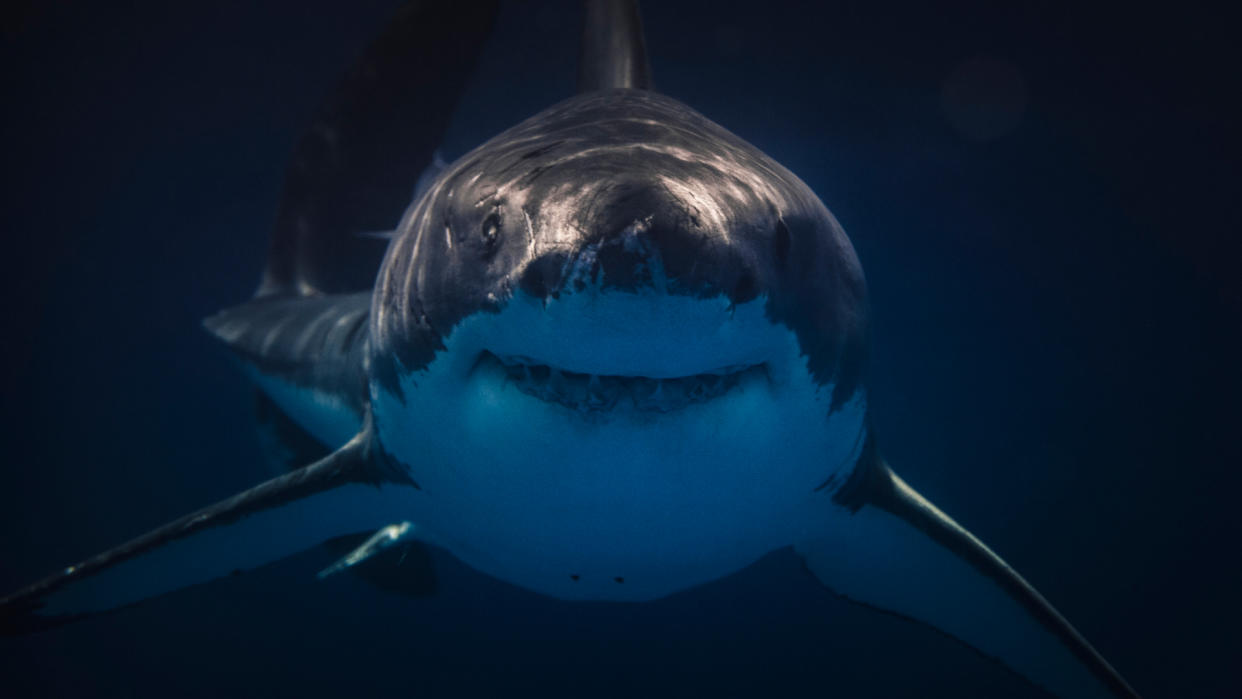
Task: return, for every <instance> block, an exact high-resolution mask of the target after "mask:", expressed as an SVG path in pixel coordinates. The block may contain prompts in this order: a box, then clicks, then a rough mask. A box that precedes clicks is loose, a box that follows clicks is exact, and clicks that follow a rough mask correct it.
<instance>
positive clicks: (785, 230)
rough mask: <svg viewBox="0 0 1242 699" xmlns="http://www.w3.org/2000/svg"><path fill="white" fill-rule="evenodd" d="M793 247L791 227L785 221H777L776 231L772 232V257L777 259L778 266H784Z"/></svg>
mask: <svg viewBox="0 0 1242 699" xmlns="http://www.w3.org/2000/svg"><path fill="white" fill-rule="evenodd" d="M791 245H793V240H792V238H791V236H790V235H789V226H786V225H785V219H783V218H778V219H776V230H774V231H773V232H772V255H773V256H775V257H776V263H777V264H781V265H783V264H785V260H787V259H789V248H790V246H791Z"/></svg>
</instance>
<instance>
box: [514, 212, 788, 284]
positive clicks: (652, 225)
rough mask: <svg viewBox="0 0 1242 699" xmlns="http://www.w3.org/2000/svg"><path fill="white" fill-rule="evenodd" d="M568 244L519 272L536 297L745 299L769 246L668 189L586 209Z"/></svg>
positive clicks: (767, 257)
mask: <svg viewBox="0 0 1242 699" xmlns="http://www.w3.org/2000/svg"><path fill="white" fill-rule="evenodd" d="M584 219H585V220H584V221H582V224H583V225H582V230H584V231H586V232H585V233H584V234H583V235H581V236H579V237H577V239H576V240H575V241H574V242H573V243H572V244H571V245H564V244H563V241H561V242H562V244H560V245H558V246H557V247H556V248H555V249H552V250H549V251H545V252H542V253H541V254H537V255H535V256H533V257H532V259H530V260H529V262H528V263H527V264H526V266H525V269H524V270H523V271H522V272H521V274H520V276H519V286H520V288H522V289H523V290H524V291H526V293H528V294H530V295H531V296H534V297H536V298H544V299H546V298H549V297H555V296H559V295H560V294H561V293H565V292H570V293H583V292H606V291H628V292H642V291H655V292H659V293H667V294H671V295H683V296H694V297H698V298H709V297H716V296H723V297H727V298H728V299H729V300H730V301H731V302H733V303H744V302H747V301H750V300H752V299H754V298H756V297H757V296H759V294H760V293H761V292H762V291H763V279H764V274H763V271H764V268H765V266H767V265H768V264H769V263H770V258H771V257H772V253H771V251H768V250H764V249H763V246H762V244H756V243H757V241H754V240H750V239H747V238H746V237H744V236H737V235H731V234H730V231H729V230H727V228H725V229H723V230H722V229H721V228H722V227H720V226H716V225H708V223H707V222H705V221H704V220H703V219H702V218H701V217H699V216H696V215H695V209H694V208H693V207H691V206H690V205H689V204H688V203H686V202H685V201H683V200H682V199H681V198H679V197H676V196H672V195H670V194H668V193H667V192H660V191H653V190H643V191H642V192H641V193H640V194H631V195H629V196H627V197H624V198H622V199H620V200H618V201H613V202H611V203H610V205H608V206H602V207H599V208H598V209H597V210H594V211H588V212H586V213H585V214H584Z"/></svg>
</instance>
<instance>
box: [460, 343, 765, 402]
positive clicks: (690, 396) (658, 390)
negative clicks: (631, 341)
mask: <svg viewBox="0 0 1242 699" xmlns="http://www.w3.org/2000/svg"><path fill="white" fill-rule="evenodd" d="M484 359H485V360H487V361H491V362H495V363H496V364H499V365H500V366H501V367H502V368H503V369H504V371H505V374H506V375H507V377H508V379H509V381H510V382H511V383H513V385H514V386H515V387H516V388H517V389H518V390H520V391H522V392H523V393H526V394H529V395H532V396H535V397H536V398H539V399H541V400H545V401H548V402H551V403H559V404H561V405H563V406H565V407H567V408H572V409H574V410H578V411H581V412H604V411H608V410H613V409H614V408H617V407H626V406H633V408H635V409H637V410H643V411H654V412H663V413H666V412H670V411H673V410H677V409H679V408H682V407H685V406H687V405H691V404H693V403H703V402H707V401H709V400H712V399H713V398H717V397H719V396H721V395H724V394H725V393H727V392H729V391H730V390H732V389H733V388H734V387H736V386H737V385H738V383H739V382H740V381H741V380H742V378H743V377H745V376H746V375H748V374H751V373H754V372H761V371H763V366H762V365H756V364H747V365H736V366H729V367H722V368H719V369H714V370H711V371H707V372H703V373H699V374H694V375H692V376H682V377H675V378H652V377H647V376H624V375H608V374H583V373H578V372H572V371H566V370H563V369H558V368H556V367H551V366H548V365H546V364H540V363H538V362H535V361H534V360H531V359H530V358H529V357H521V356H503V357H501V356H497V355H494V354H491V353H490V352H488V353H485V355H484Z"/></svg>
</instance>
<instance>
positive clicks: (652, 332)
mask: <svg viewBox="0 0 1242 699" xmlns="http://www.w3.org/2000/svg"><path fill="white" fill-rule="evenodd" d="M494 13H495V12H494V7H482V8H479V9H476V10H471V11H466V10H454V9H449V8H447V6H441V5H439V4H436V3H412V4H411V5H410V6H409V7H407V8H406V9H404V10H402V12H401V13H399V14H398V15H397V17H395V18H394V20H393V22H392V24H391V25H390V26H389V27H388V28H387V29H385V31H384V33H383V34H381V36H380V37H379V38H377V40H376V42H375V43H374V44H373V46H372V47H371V48H370V49H369V50H368V52H367V53H366V54H365V55H364V56H363V59H362V63H361V64H360V67H359V68H357V69H355V70H354V71H353V72H351V73H350V75H349V76H347V78H346V80H345V81H344V83H343V84H342V87H341V88H340V90H339V91H338V93H337V94H335V95H334V96H333V97H332V99H330V100H329V102H328V103H327V105H326V106H325V108H324V110H323V112H322V113H321V115H320V118H319V121H318V122H317V128H316V129H312V131H311V132H310V133H311V135H309V136H308V137H307V139H306V140H305V141H304V142H303V143H302V144H300V145H299V150H298V152H297V153H295V157H294V160H293V164H291V166H290V171H289V174H288V180H287V184H286V191H285V197H284V200H283V201H282V204H281V213H280V215H279V216H278V222H277V228H276V231H275V232H274V234H273V243H272V248H271V253H270V258H269V263H268V267H267V269H266V271H265V273H264V276H263V279H262V280H261V283H260V285H259V289H258V291H257V293H256V294H255V296H254V298H252V299H250V300H249V301H246V302H244V303H242V304H240V305H237V306H234V307H231V308H228V309H225V310H223V311H221V312H220V313H218V314H216V315H214V316H212V317H211V318H208V319H207V320H206V321H205V322H204V325H205V327H206V329H207V330H208V331H209V332H210V333H211V334H212V335H214V336H215V337H216V338H218V339H219V340H220V341H221V342H222V343H223V344H224V345H225V346H227V347H228V348H229V349H230V350H231V351H232V353H233V354H234V356H235V358H236V359H237V361H238V363H239V364H240V365H241V367H242V370H243V371H244V372H245V373H246V374H247V375H248V376H249V377H250V378H251V379H252V380H253V381H254V383H255V385H256V386H257V388H258V390H259V391H261V392H262V394H263V396H264V399H263V400H264V401H266V403H265V405H269V408H267V409H269V410H275V411H278V416H277V417H278V418H279V419H280V420H283V421H284V422H282V423H281V424H282V425H284V429H285V431H286V432H288V431H289V430H297V431H299V433H300V434H301V435H302V438H303V439H309V440H312V441H314V442H317V443H318V445H320V446H322V447H323V448H324V449H323V451H324V452H329V453H328V455H327V456H324V457H323V458H321V459H319V460H317V461H314V462H313V463H310V464H307V465H302V466H298V467H294V468H291V469H289V470H288V472H286V473H283V474H282V475H279V476H277V477H276V478H273V479H272V480H269V481H267V482H265V483H262V484H260V485H258V486H256V487H254V488H252V489H250V490H247V491H244V492H242V493H240V494H238V495H236V496H234V497H232V498H229V499H227V500H225V501H222V502H220V503H217V504H215V505H210V506H208V507H206V508H204V509H202V510H199V511H198V512H195V513H191V514H189V515H186V516H185V517H183V518H181V519H178V520H176V521H174V522H172V523H170V524H167V525H165V526H163V527H160V528H157V529H155V530H153V531H151V532H149V533H148V534H145V535H143V536H141V537H139V538H137V539H134V540H133V541H130V542H128V543H126V544H123V545H121V546H119V547H117V548H115V549H112V550H109V551H107V552H104V553H102V554H100V555H98V556H95V557H93V558H90V559H88V560H86V561H83V562H81V563H78V564H76V565H71V566H68V567H66V568H64V569H62V570H61V571H59V572H57V573H56V574H54V575H52V576H50V577H48V578H46V579H44V580H42V581H40V582H37V583H35V584H34V585H31V586H29V587H27V588H25V589H23V590H20V591H18V592H16V593H15V594H13V595H10V596H8V597H5V598H3V599H2V600H0V629H2V630H3V631H4V632H6V633H20V632H29V631H34V630H38V629H41V628H46V627H47V626H52V625H56V624H59V623H65V622H68V621H72V620H74V619H78V618H81V617H83V616H85V615H88V614H92V613H98V612H103V611H108V610H112V609H116V608H119V607H123V606H125V605H129V604H134V603H138V602H140V601H142V600H144V599H149V598H151V597H154V596H157V595H160V594H164V593H168V592H171V591H174V590H177V589H180V588H183V587H186V586H189V585H194V584H198V583H202V582H206V581H209V580H212V579H215V578H219V577H222V576H225V575H229V574H231V573H233V572H235V571H238V570H247V569H252V568H255V567H257V566H260V565H263V564H265V563H268V562H271V561H274V560H278V559H280V558H283V557H285V556H288V555H291V554H294V553H297V552H298V551H301V550H304V549H306V548H308V547H311V546H315V545H318V544H321V543H323V542H326V541H329V540H338V541H339V540H340V539H341V537H353V538H352V539H349V540H350V541H356V542H360V545H357V546H356V547H355V548H353V550H352V551H348V552H345V553H344V555H342V556H339V560H338V561H337V562H336V563H335V564H333V565H332V566H331V567H329V568H327V569H325V570H324V571H323V572H322V573H321V577H322V576H327V575H335V574H338V573H340V574H347V573H349V572H350V571H354V570H355V569H356V568H361V567H364V566H363V564H366V563H367V562H368V561H370V562H372V563H376V562H377V561H379V560H381V559H382V558H383V557H385V556H387V557H389V558H394V557H395V556H394V554H395V553H400V554H401V556H402V557H404V556H405V553H407V552H408V551H411V550H412V551H418V550H420V549H418V548H410V547H418V546H422V545H430V546H435V547H439V548H442V549H445V550H447V551H448V552H450V553H451V554H452V555H454V556H456V557H457V558H459V559H460V560H461V561H463V562H465V563H466V564H467V565H469V566H471V567H472V568H475V569H477V570H478V571H481V572H483V573H486V574H488V575H491V576H493V577H495V578H498V579H500V580H503V581H506V582H508V583H512V584H514V585H517V586H520V587H523V588H527V589H530V590H533V591H536V592H539V593H542V594H545V595H549V596H552V597H556V598H560V599H568V600H602V601H625V602H642V601H645V600H652V599H658V598H661V597H665V596H667V595H670V594H673V593H676V592H679V591H682V590H686V589H689V588H693V587H695V586H698V585H702V584H706V583H709V582H711V581H713V580H717V579H720V578H722V577H725V576H728V575H730V574H732V573H735V572H737V571H739V570H741V569H743V568H745V567H746V566H748V565H750V564H751V563H753V562H755V561H757V560H758V559H760V558H761V557H763V556H765V555H767V554H769V553H771V552H772V551H775V550H778V549H782V548H789V547H792V548H793V549H794V550H795V551H796V552H797V553H798V554H799V555H800V556H801V557H802V559H803V561H804V563H805V567H806V569H807V570H808V571H809V572H810V573H811V574H812V575H814V576H815V577H816V578H817V579H818V580H819V581H820V582H821V583H822V584H823V585H824V586H825V587H827V588H828V589H829V590H832V591H833V592H835V593H836V594H838V595H841V596H842V597H845V598H847V599H849V600H851V601H853V602H857V603H859V604H863V605H866V606H870V607H874V608H877V609H879V610H882V611H885V612H889V613H892V614H896V615H899V616H903V617H906V618H909V619H911V620H914V621H917V622H920V623H924V624H927V625H930V626H932V627H934V628H936V629H938V630H940V631H942V632H944V633H945V634H947V635H949V636H952V637H953V638H956V639H958V640H960V641H961V642H963V643H965V644H966V645H968V646H970V647H971V648H974V649H976V650H977V651H979V652H980V653H981V654H982V655H984V656H986V657H989V658H991V659H993V660H995V661H996V662H999V663H1001V664H1002V665H1004V666H1005V667H1007V668H1009V669H1010V670H1012V671H1013V672H1015V673H1016V674H1017V675H1019V676H1020V677H1022V678H1024V679H1026V680H1028V681H1029V682H1031V683H1032V684H1034V685H1036V686H1038V687H1041V688H1043V689H1045V690H1047V691H1049V692H1050V693H1052V694H1054V695H1056V696H1065V697H1134V696H1137V694H1136V693H1135V691H1134V690H1133V689H1132V688H1131V687H1130V686H1129V685H1128V684H1127V683H1126V682H1125V680H1124V679H1122V678H1121V676H1120V675H1119V674H1118V673H1117V672H1116V671H1115V670H1114V669H1113V668H1112V667H1111V666H1110V665H1109V664H1108V663H1107V661H1105V660H1104V658H1103V657H1102V656H1101V655H1100V654H1099V653H1098V652H1096V650H1095V649H1094V648H1092V646H1091V645H1090V644H1089V643H1088V642H1087V641H1086V640H1085V639H1084V638H1083V637H1082V636H1081V635H1080V634H1079V633H1078V632H1077V631H1076V630H1075V629H1074V628H1073V627H1072V626H1071V625H1070V624H1069V622H1067V621H1066V620H1065V619H1064V618H1063V617H1062V616H1061V615H1060V614H1059V613H1058V612H1057V611H1056V610H1055V609H1054V608H1053V607H1052V606H1051V605H1050V604H1049V603H1048V601H1046V600H1045V599H1044V598H1043V597H1042V596H1041V595H1040V594H1039V593H1038V592H1036V591H1035V590H1034V589H1033V588H1032V587H1031V586H1030V585H1029V584H1028V583H1027V582H1026V581H1025V580H1024V579H1023V578H1022V577H1021V576H1020V575H1018V573H1017V572H1015V571H1014V570H1013V569H1012V568H1010V567H1009V566H1008V565H1007V564H1006V563H1005V562H1004V561H1003V560H1002V559H1001V558H1000V557H999V556H997V555H996V554H995V553H994V552H993V551H991V550H990V549H989V548H988V547H987V546H986V545H985V544H983V543H982V542H981V541H980V540H979V539H978V538H977V537H976V536H975V535H973V534H972V533H970V532H969V531H967V530H966V529H964V528H963V527H961V526H960V525H958V524H957V523H956V522H954V521H953V520H952V519H951V518H950V517H949V516H948V515H946V514H944V513H943V512H941V511H940V510H939V509H938V508H936V506H935V505H933V504H932V503H930V502H928V501H927V500H926V499H924V498H923V497H922V496H921V495H919V494H918V492H916V491H915V490H914V489H913V488H911V487H910V486H909V485H908V484H906V483H905V482H904V481H903V480H902V479H901V478H900V477H899V476H897V474H896V473H895V472H894V471H893V470H892V468H890V466H889V465H888V464H887V463H886V462H885V460H884V459H883V457H882V455H881V452H880V448H879V445H878V444H877V440H876V437H875V434H874V432H873V430H872V429H871V428H870V420H869V418H868V414H869V412H868V411H869V404H868V399H867V391H866V376H865V367H866V361H867V354H868V327H869V311H868V306H867V290H866V282H865V279H864V275H863V271H862V268H861V265H860V263H859V260H858V257H857V256H856V254H855V253H854V250H853V247H852V246H851V244H850V241H849V238H848V237H847V236H846V234H845V231H844V230H843V228H842V227H841V225H840V224H839V223H838V221H837V220H836V219H835V218H834V217H833V215H832V214H831V213H830V212H829V211H828V209H827V208H826V207H825V206H824V204H823V203H822V201H821V200H820V199H819V197H818V196H817V195H816V194H815V193H814V192H812V191H811V190H810V189H809V188H808V187H807V185H806V184H805V183H803V182H802V180H800V179H799V178H798V177H797V176H796V175H794V174H793V173H792V172H790V171H789V170H787V169H786V168H784V167H783V166H781V165H780V164H779V163H777V162H775V161H774V160H772V159H771V158H769V157H768V156H767V155H765V154H764V153H762V152H760V151H759V150H758V149H756V148H755V147H754V146H752V145H750V144H748V143H746V142H745V141H743V140H742V139H740V138H739V137H737V136H736V135H734V134H732V133H730V132H729V131H727V130H726V129H724V128H723V127H721V126H719V125H717V124H715V123H714V122H712V121H711V120H710V119H708V118H707V117H705V116H703V115H702V114H699V113H698V112H696V111H694V110H693V109H691V108H689V107H687V106H686V105H684V104H682V103H681V102H678V101H677V100H675V99H673V98H671V97H668V96H664V95H661V94H658V93H657V92H655V91H653V90H652V89H651V87H652V84H651V77H650V76H651V68H650V66H649V64H648V61H647V58H646V50H645V46H644V43H643V42H644V40H643V35H642V26H641V21H640V18H639V14H638V9H637V6H636V4H635V3H632V2H615V1H607V0H591V1H589V2H586V3H585V8H584V15H583V16H584V19H583V27H584V29H583V35H582V47H583V50H582V61H581V64H580V69H579V88H580V92H579V94H577V95H575V96H572V97H570V98H569V99H566V100H564V101H563V102H560V103H558V104H555V105H552V106H550V107H548V108H547V109H545V110H544V111H542V112H540V113H538V114H535V115H534V116H531V117H530V118H528V119H526V120H525V121H523V122H521V123H519V124H517V125H515V126H513V127H512V128H510V129H508V130H506V131H504V132H503V133H501V134H499V135H497V136H495V137H494V138H492V139H491V140H489V141H487V142H486V143H483V144H482V145H480V146H478V147H477V148H475V149H474V150H473V151H471V152H469V153H467V154H466V155H464V156H462V157H461V158H459V159H458V160H457V161H455V162H453V163H448V164H445V163H440V162H437V156H436V154H435V152H434V148H435V143H436V142H437V140H438V137H439V135H440V134H441V133H442V132H443V129H444V128H445V124H446V123H447V119H448V115H449V114H450V113H451V107H452V104H453V100H454V99H455V96H456V95H457V94H458V93H459V92H460V90H461V86H462V85H463V84H464V83H465V81H466V79H467V78H468V75H469V72H470V66H471V64H472V60H473V56H474V55H475V54H476V53H477V51H478V47H479V46H480V45H481V44H482V42H483V41H484V39H485V37H486V35H487V32H488V31H489V28H490V18H491V17H492V16H494ZM429 33H430V34H435V35H436V36H440V37H442V38H441V39H440V41H441V44H440V45H438V47H437V46H436V45H433V46H430V47H428V45H427V44H426V42H425V41H423V42H420V41H418V39H420V38H422V39H426V38H427V35H428V34H429ZM443 37H449V38H443ZM456 37H464V39H461V40H456V39H455V38H456ZM450 38H451V39H453V40H452V41H450ZM445 44H452V46H454V47H456V48H455V49H454V50H455V51H456V52H457V53H456V54H453V56H454V57H452V58H451V60H450V61H449V65H450V66H451V68H452V69H451V70H447V71H443V72H441V73H437V75H436V76H426V75H422V74H421V73H425V72H426V69H425V68H422V69H420V68H419V66H421V65H423V64H424V63H425V60H424V59H425V58H426V52H434V51H440V53H437V54H436V55H437V56H440V55H441V54H442V53H443V51H445V50H448V49H445V48H444V45H445ZM420 71H421V73H420ZM410 75H413V76H414V77H416V78H418V77H421V78H423V79H424V82H427V84H428V85H430V86H431V87H428V89H427V91H426V92H424V93H422V94H416V95H411V96H409V97H402V98H399V99H395V100H394V99H393V98H392V91H393V89H394V87H393V86H394V85H395V84H399V83H400V84H406V85H409V84H411V83H410V82H409V77H410ZM436 81H438V82H436ZM413 84H415V85H417V84H418V83H417V81H415V83H413ZM413 92H417V90H414V91H413ZM428 97H432V98H437V99H439V101H440V102H441V104H440V108H439V109H440V111H438V112H436V113H434V114H431V115H424V117H423V121H422V122H418V123H421V124H423V128H422V129H421V130H420V131H419V133H418V134H417V135H415V136H411V135H409V134H408V133H407V132H409V131H411V130H412V129H411V127H410V126H409V124H408V123H407V122H405V121H403V120H402V118H401V117H403V116H408V115H411V114H415V113H421V112H420V110H422V111H425V107H424V104H425V102H426V98H428ZM316 134H317V135H316ZM324 134H329V135H330V137H327V136H324ZM317 139H318V140H317ZM385 143H390V144H392V148H391V149H386V148H384V147H383V146H384V144H385ZM325 149H327V151H325ZM394 161H395V162H397V164H396V165H394V164H393V162H394ZM378 162H382V163H383V165H380V164H377V163H378ZM428 166H431V168H430V169H428ZM377 171H379V172H383V173H385V175H384V177H385V178H386V179H384V182H385V183H386V184H385V187H384V188H383V189H382V191H381V194H383V196H381V197H379V199H383V197H388V198H389V199H392V200H393V201H397V200H398V199H397V198H398V197H399V196H405V197H408V194H409V193H410V192H415V193H416V194H415V198H414V200H413V201H408V200H403V201H401V203H400V207H401V209H402V210H403V211H404V214H403V215H402V217H401V221H400V224H399V225H398V226H397V228H396V230H394V231H392V232H391V233H385V234H383V235H374V234H368V235H358V234H357V233H358V231H374V230H377V229H378V228H379V227H378V226H376V225H374V224H373V223H372V219H373V216H374V214H373V213H367V214H365V215H363V214H362V213H360V212H361V211H367V212H370V211H371V210H372V209H374V208H375V207H380V208H382V206H381V205H380V204H379V203H377V201H378V199H377V198H376V197H377V196H378V195H375V194H374V192H372V194H371V195H367V196H362V195H359V194H358V191H359V190H361V189H366V188H367V183H368V182H373V181H374V178H375V175H374V173H375V172H377ZM424 171H426V174H425V175H424V176H423V177H421V178H420V176H419V174H420V173H423V172H424ZM416 181H417V183H418V185H417V187H415V182H416ZM398 192H404V193H405V194H404V195H399V194H397V193H398ZM393 205H394V204H393V203H392V202H391V201H390V202H389V203H388V204H387V206H389V207H390V208H391V207H392V206H393ZM286 423H287V424H286ZM312 450H313V446H312ZM290 453H292V452H290ZM372 568H375V566H372ZM371 572H372V573H374V572H375V570H372V571H371Z"/></svg>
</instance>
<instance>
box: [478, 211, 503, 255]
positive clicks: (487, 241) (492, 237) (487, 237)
mask: <svg viewBox="0 0 1242 699" xmlns="http://www.w3.org/2000/svg"><path fill="white" fill-rule="evenodd" d="M481 232H482V234H483V245H484V246H485V248H486V251H487V253H488V254H491V253H492V251H494V250H495V249H496V245H497V243H499V242H500V214H499V213H497V212H495V211H493V212H492V213H490V214H488V215H487V218H485V219H483V227H482V231H481Z"/></svg>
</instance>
